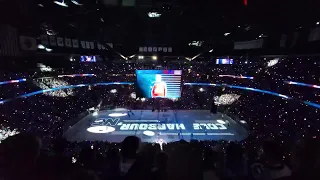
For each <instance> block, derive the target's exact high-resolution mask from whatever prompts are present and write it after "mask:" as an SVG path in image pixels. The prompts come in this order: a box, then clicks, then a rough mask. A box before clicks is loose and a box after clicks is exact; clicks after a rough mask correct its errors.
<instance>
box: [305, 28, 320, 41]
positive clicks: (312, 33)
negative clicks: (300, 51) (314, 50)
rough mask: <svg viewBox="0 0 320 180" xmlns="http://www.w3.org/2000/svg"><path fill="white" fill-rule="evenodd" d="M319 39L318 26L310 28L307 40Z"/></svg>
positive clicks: (319, 29)
mask: <svg viewBox="0 0 320 180" xmlns="http://www.w3.org/2000/svg"><path fill="white" fill-rule="evenodd" d="M318 40H320V28H318V27H317V28H313V29H311V30H310V34H309V38H308V41H309V42H312V41H318Z"/></svg>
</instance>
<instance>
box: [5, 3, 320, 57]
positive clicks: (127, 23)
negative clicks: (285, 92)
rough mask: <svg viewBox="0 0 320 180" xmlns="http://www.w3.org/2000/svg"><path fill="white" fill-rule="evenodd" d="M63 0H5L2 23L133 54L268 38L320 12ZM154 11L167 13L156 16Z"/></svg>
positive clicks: (301, 7)
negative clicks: (99, 43) (148, 48)
mask: <svg viewBox="0 0 320 180" xmlns="http://www.w3.org/2000/svg"><path fill="white" fill-rule="evenodd" d="M57 1H59V2H60V1H61V2H64V3H65V4H66V5H67V6H68V7H64V6H60V5H58V4H57V3H54V1H53V0H28V1H22V0H10V1H9V0H0V7H1V13H2V14H1V21H2V22H4V23H8V24H12V25H14V26H16V27H19V30H20V31H21V32H23V33H27V34H30V35H32V34H33V35H35V36H36V35H39V34H43V33H46V32H47V31H48V30H49V31H50V32H52V33H55V34H57V35H59V36H73V37H79V38H87V39H92V40H102V41H106V42H112V43H113V44H115V45H118V46H119V50H120V51H121V52H122V53H124V54H129V53H131V52H134V51H136V50H137V49H136V47H137V46H143V45H162V46H173V47H180V48H181V49H180V50H181V51H190V49H189V48H190V47H189V46H188V44H190V43H192V42H193V41H196V42H197V41H198V42H201V47H196V46H194V47H193V48H203V49H210V48H211V47H215V46H216V45H227V44H228V43H231V42H233V41H238V40H252V39H255V38H263V37H268V36H272V34H279V33H283V32H288V31H293V30H294V29H295V28H299V27H301V26H308V25H309V24H314V23H315V22H316V21H318V20H319V19H318V18H317V17H319V16H318V15H319V12H320V11H318V7H320V6H319V5H320V1H315V0H314V1H312V0H308V1H303V2H302V1H297V0H293V1H289V0H283V1H276V0H196V1H195V0H174V1H171V0H121V1H120V0H57ZM245 1H247V3H248V4H247V5H245V4H244V3H245ZM123 4H124V5H126V6H124V5H123ZM149 12H157V13H159V14H161V16H160V17H159V18H150V17H149V16H148V13H149ZM133 47H134V49H130V48H133Z"/></svg>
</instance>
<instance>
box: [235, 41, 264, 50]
mask: <svg viewBox="0 0 320 180" xmlns="http://www.w3.org/2000/svg"><path fill="white" fill-rule="evenodd" d="M262 45H263V39H258V40H253V41H241V42H235V43H234V49H239V50H240V49H259V48H262Z"/></svg>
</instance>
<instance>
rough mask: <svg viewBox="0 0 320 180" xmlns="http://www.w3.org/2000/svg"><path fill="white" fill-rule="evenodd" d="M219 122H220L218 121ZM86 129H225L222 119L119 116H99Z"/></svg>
mask: <svg viewBox="0 0 320 180" xmlns="http://www.w3.org/2000/svg"><path fill="white" fill-rule="evenodd" d="M219 122H220V123H219ZM222 122H223V123H222ZM90 125H91V126H90V127H89V128H88V129H87V130H88V131H89V132H91V133H110V132H113V131H137V130H138V131H146V130H150V131H172V132H181V131H187V132H197V131H211V130H215V131H216V130H226V129H227V127H226V126H225V125H224V121H222V120H217V123H189V124H184V123H162V122H160V121H158V120H120V118H100V119H97V120H95V121H94V122H92V123H91V124H90Z"/></svg>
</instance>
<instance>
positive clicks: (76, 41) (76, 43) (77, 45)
mask: <svg viewBox="0 0 320 180" xmlns="http://www.w3.org/2000/svg"><path fill="white" fill-rule="evenodd" d="M72 47H73V48H79V41H78V39H72Z"/></svg>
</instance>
